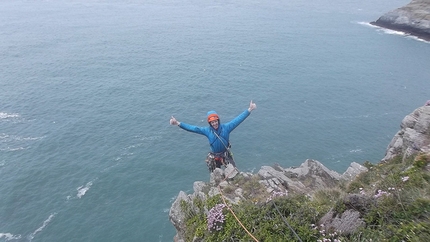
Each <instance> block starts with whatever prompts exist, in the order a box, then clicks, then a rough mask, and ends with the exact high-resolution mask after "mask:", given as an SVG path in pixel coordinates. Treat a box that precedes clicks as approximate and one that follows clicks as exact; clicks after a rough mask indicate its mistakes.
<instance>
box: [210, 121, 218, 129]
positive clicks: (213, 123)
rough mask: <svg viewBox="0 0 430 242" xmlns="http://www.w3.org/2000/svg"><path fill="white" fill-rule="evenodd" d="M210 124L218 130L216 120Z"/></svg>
mask: <svg viewBox="0 0 430 242" xmlns="http://www.w3.org/2000/svg"><path fill="white" fill-rule="evenodd" d="M210 124H211V126H212V128H214V129H218V125H219V124H218V120H214V121H211V122H210Z"/></svg>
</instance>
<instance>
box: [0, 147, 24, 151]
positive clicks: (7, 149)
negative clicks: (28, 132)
mask: <svg viewBox="0 0 430 242" xmlns="http://www.w3.org/2000/svg"><path fill="white" fill-rule="evenodd" d="M17 150H25V148H24V147H16V148H11V147H7V148H3V149H0V151H17Z"/></svg>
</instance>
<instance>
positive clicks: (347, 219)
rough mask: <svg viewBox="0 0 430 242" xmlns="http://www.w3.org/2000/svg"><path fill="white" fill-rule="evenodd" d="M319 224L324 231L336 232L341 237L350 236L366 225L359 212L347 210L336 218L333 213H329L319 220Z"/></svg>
mask: <svg viewBox="0 0 430 242" xmlns="http://www.w3.org/2000/svg"><path fill="white" fill-rule="evenodd" d="M319 224H320V225H324V226H323V227H324V229H325V231H336V232H337V233H339V234H341V235H349V234H352V233H354V232H355V231H357V230H358V229H359V228H362V227H364V226H365V225H366V224H365V222H364V221H363V219H362V218H361V215H360V212H358V211H356V210H353V209H348V210H346V211H345V212H343V213H342V214H340V215H337V216H336V215H335V212H334V211H330V212H328V213H327V214H326V215H324V216H323V217H322V218H321V220H320V221H319Z"/></svg>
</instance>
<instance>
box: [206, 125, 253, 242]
mask: <svg viewBox="0 0 430 242" xmlns="http://www.w3.org/2000/svg"><path fill="white" fill-rule="evenodd" d="M213 133H214V134H215V135H216V137H217V138H218V139H219V140H220V141H221V143H222V144H223V145H224V147H225V149H226V150H227V152H230V149H229V148H228V147H227V146H226V145H225V144H224V142H223V141H222V139H221V138H220V137H219V136H218V134H217V133H216V132H213ZM231 159H232V161H233V164H236V162H235V161H234V158H233V156H231ZM235 170H236V171H237V172H239V170H238V169H237V168H236V166H234V169H233V170H232V171H230V173H228V174H227V176H225V178H224V180H223V181H226V180H227V178H228V177H229V176H230V174H231V173H232V172H233V171H235ZM218 190H219V193H220V194H221V198H222V201H223V202H224V205H225V206H226V207H227V208H228V210H229V211H230V212H231V214H232V215H233V217H234V218H235V219H236V221H237V222H238V223H239V225H240V226H241V227H242V228H243V229H244V230H245V231H246V233H248V235H249V236H250V237H251V238H252V239H253V240H254V241H255V242H259V241H258V239H256V238H255V237H254V235H252V234H251V232H249V231H248V230H247V229H246V227H245V226H244V225H243V224H242V222H240V220H239V218H238V217H237V216H236V214H235V213H234V212H233V210H232V209H231V208H230V206H228V204H227V202H226V201H225V198H224V194H223V193H222V190H221V187H220V185H219V184H218Z"/></svg>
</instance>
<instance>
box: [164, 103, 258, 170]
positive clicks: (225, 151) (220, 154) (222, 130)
mask: <svg viewBox="0 0 430 242" xmlns="http://www.w3.org/2000/svg"><path fill="white" fill-rule="evenodd" d="M256 108H257V105H256V104H255V103H253V102H252V101H251V102H250V104H249V107H248V109H246V110H245V111H243V112H242V113H241V114H240V115H239V116H237V117H236V118H234V119H233V120H231V121H230V122H228V123H221V122H220V118H219V116H218V114H217V113H216V112H215V111H209V112H208V113H207V121H208V124H209V126H208V127H198V126H194V125H191V124H186V123H183V122H179V121H178V120H176V118H175V117H173V116H172V117H171V118H170V124H171V125H177V126H179V127H180V128H182V129H184V130H186V131H189V132H193V133H196V134H201V135H204V136H206V137H207V138H208V141H209V146H210V147H211V152H209V154H208V156H207V158H206V163H207V165H208V168H209V171H210V172H212V171H213V170H215V168H221V165H224V166H226V165H227V164H229V163H231V164H232V165H233V166H234V167H236V164H235V162H234V159H233V156H232V154H231V152H230V142H229V138H230V133H231V132H232V131H233V130H234V129H235V128H236V127H237V126H238V125H239V124H241V123H242V122H243V121H244V120H245V119H246V118H247V117H248V116H249V115H250V114H251V112H252V110H254V109H256Z"/></svg>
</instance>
